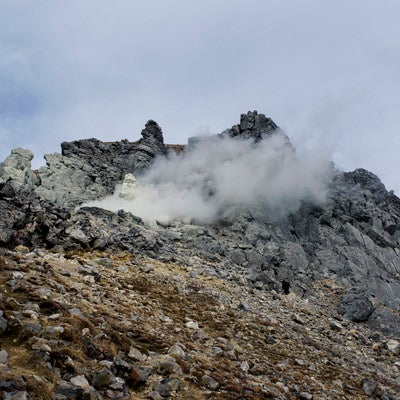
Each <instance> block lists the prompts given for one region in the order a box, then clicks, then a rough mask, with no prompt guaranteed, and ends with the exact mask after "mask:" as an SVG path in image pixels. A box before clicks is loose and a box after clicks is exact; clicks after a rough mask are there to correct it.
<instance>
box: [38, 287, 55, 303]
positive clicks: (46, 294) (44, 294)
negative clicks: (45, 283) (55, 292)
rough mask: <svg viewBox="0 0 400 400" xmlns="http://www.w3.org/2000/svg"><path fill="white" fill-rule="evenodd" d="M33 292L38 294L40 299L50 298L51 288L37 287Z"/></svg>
mask: <svg viewBox="0 0 400 400" xmlns="http://www.w3.org/2000/svg"><path fill="white" fill-rule="evenodd" d="M35 294H36V295H37V296H39V298H40V300H50V298H51V290H50V289H46V288H39V289H36V290H35Z"/></svg>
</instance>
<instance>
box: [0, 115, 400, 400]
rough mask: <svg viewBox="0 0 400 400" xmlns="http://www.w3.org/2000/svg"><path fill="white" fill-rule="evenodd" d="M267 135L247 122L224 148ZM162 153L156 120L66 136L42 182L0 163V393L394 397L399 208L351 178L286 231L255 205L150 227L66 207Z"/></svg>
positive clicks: (16, 156) (375, 186) (23, 160)
mask: <svg viewBox="0 0 400 400" xmlns="http://www.w3.org/2000/svg"><path fill="white" fill-rule="evenodd" d="M274 134H279V135H283V133H282V132H281V131H280V130H279V128H278V127H277V125H276V124H275V123H273V121H272V120H271V119H269V118H266V117H265V116H264V115H263V114H258V113H257V112H249V113H247V114H243V115H242V116H241V122H240V124H239V125H236V126H234V127H233V128H232V129H230V130H227V131H225V132H223V133H222V134H221V137H224V136H234V137H239V138H243V139H245V140H254V141H255V142H257V141H259V140H262V139H263V138H264V137H268V136H271V135H274ZM287 140H288V139H287ZM190 142H191V144H192V145H193V144H195V143H196V139H194V140H193V139H192V140H191V141H190ZM288 144H289V145H290V142H288ZM179 150H180V151H181V150H182V148H181V147H180V148H179ZM167 152H168V147H167V146H165V145H164V140H163V137H162V132H161V129H160V128H159V126H158V125H157V124H156V123H155V122H154V121H149V122H148V123H147V124H146V127H145V129H144V130H143V131H142V139H141V140H139V141H138V142H128V141H122V142H116V143H103V142H100V141H96V140H95V139H89V140H82V141H77V142H72V143H63V144H62V154H61V155H52V156H49V157H47V161H48V166H47V167H44V168H43V169H41V170H39V171H38V172H37V173H34V172H33V171H31V169H30V160H31V154H30V153H29V152H27V151H24V150H21V149H18V150H16V151H14V152H13V154H12V155H11V156H10V157H9V158H8V159H7V160H6V161H5V162H4V163H3V164H2V165H1V166H0V176H1V178H0V210H1V213H2V214H1V215H2V218H1V220H0V245H1V247H3V248H4V250H3V256H2V258H1V260H2V261H1V262H2V267H1V271H2V272H1V273H2V275H1V276H2V278H1V279H0V285H1V287H2V294H1V297H0V305H1V307H0V310H1V311H0V313H1V315H0V343H1V348H2V350H3V351H5V353H2V357H3V361H4V362H2V361H1V357H0V367H1V365H2V364H4V368H5V369H4V370H5V371H7V376H8V378H6V380H5V382H6V383H4V384H0V391H1V390H3V392H4V396H11V394H10V393H14V392H21V393H24V392H26V393H28V392H29V393H30V395H31V396H32V397H33V398H45V397H40V396H39V395H38V394H37V393H36V394H35V393H34V390H33V387H34V386H35V382H36V381H37V382H39V381H40V382H41V383H40V384H38V386H40V387H41V389H40V390H43V391H45V390H47V392H46V393H48V395H46V396H48V397H46V398H59V399H62V398H94V399H96V398H167V397H171V396H172V397H175V398H210V399H211V398H221V399H222V398H224V399H225V398H232V399H233V398H244V399H246V398H248V399H252V398H254V399H255V398H277V399H280V398H282V399H284V398H288V399H292V398H293V399H294V398H305V399H307V398H310V399H311V398H321V399H322V398H327V399H328V398H329V399H335V398H337V399H339V398H371V397H372V398H381V399H395V398H396V393H398V392H399V388H398V386H397V383H396V379H397V380H398V378H399V370H398V367H399V364H398V362H399V358H398V357H399V351H400V343H399V341H398V340H399V332H400V329H399V328H400V318H399V307H400V302H399V299H400V281H399V272H400V264H399V262H400V258H399V255H400V250H399V248H400V242H399V240H400V234H399V231H400V222H399V221H400V200H399V199H398V198H397V197H396V196H395V195H394V194H393V193H390V192H388V191H386V189H385V187H384V185H383V184H382V183H381V182H380V180H379V179H378V178H377V177H376V176H375V175H374V174H372V173H370V172H368V171H365V170H363V169H358V170H355V171H353V172H348V173H342V172H338V171H336V173H335V175H334V178H333V179H332V181H331V182H330V188H329V196H328V200H327V201H326V203H324V204H320V205H315V204H311V203H304V204H303V205H302V206H301V208H300V209H299V210H298V211H297V212H295V213H292V214H291V215H289V216H288V217H286V218H284V219H279V220H276V219H274V218H272V217H271V216H269V215H268V213H267V211H266V209H265V208H263V207H262V206H261V205H260V206H258V207H255V206H252V207H247V208H246V207H241V208H237V209H235V210H233V211H232V212H231V213H229V214H227V215H226V216H225V217H224V218H223V219H220V220H218V221H216V222H214V223H212V224H201V225H200V224H198V223H197V224H196V223H195V222H193V221H190V222H189V221H174V222H171V223H166V224H165V223H158V224H157V226H149V225H147V224H145V223H143V221H141V220H140V218H138V217H136V216H134V215H132V214H129V213H127V212H124V211H119V212H118V213H112V212H109V211H106V210H103V209H99V208H95V207H83V208H80V209H77V210H75V209H74V208H75V206H76V205H78V204H81V203H82V202H84V201H86V200H89V199H93V198H97V197H99V196H103V195H105V194H108V193H111V192H112V191H113V190H114V187H115V183H118V182H121V181H122V179H123V177H124V176H125V174H126V173H127V172H134V173H135V174H138V173H140V171H141V170H143V168H146V166H148V165H149V164H150V163H151V162H152V160H153V159H154V158H155V157H157V156H164V155H165V154H167ZM93 155H95V157H93ZM60 182H62V189H61V188H59V186H60ZM65 182H70V185H65ZM55 192H56V193H57V197H56V198H55V197H54V193H55ZM18 246H19V247H18ZM21 246H23V247H21ZM117 289H118V290H117ZM37 291H39V294H37V293H36V292H37ZM35 293H36V294H35ZM40 293H42V297H41V295H40ZM43 296H45V297H43ZM46 296H47V298H46ZM322 299H323V300H322ZM93 304H96V306H94V308H93ZM97 305H101V306H102V307H100V306H97ZM46 307H49V308H50V310H47V308H46ZM157 307H158V308H157ZM100 308H101V310H100ZM26 309H28V311H26ZM24 310H25V312H24ZM71 310H72V311H71ZM99 310H100V311H99ZM129 310H136V311H135V312H136V313H137V315H136V316H133V317H132V315H131V314H132V312H133V311H129ZM54 314H56V315H57V314H60V315H59V316H58V317H57V318H56V317H55V316H54ZM32 315H34V317H32ZM52 315H53V318H50V316H52ZM101 316H102V317H101ZM132 318H133V319H132ZM32 319H33V321H32ZM25 324H27V325H28V326H29V329H30V330H29V329H28V331H26V329H25ZM29 324H33V327H32V325H29ZM35 324H36V325H35ZM53 328H54V329H55V330H54V329H53ZM49 330H50V331H51V332H52V333H51V334H49ZM70 331H73V332H75V333H74V334H73V335H72V334H71V333H70ZM139 331H140V332H142V334H143V335H144V336H145V337H146V339H145V343H146V345H144V344H143V342H142V341H141V339H140V338H139V339H138V337H140V334H139ZM64 332H67V334H64ZM79 332H80V333H79ZM83 332H85V333H83ZM132 332H133V333H132ZM53 334H54V336H52V335H53ZM102 335H105V336H102ZM118 337H119V339H118ZM121 337H123V339H121ZM105 338H108V339H107V340H105ZM86 339H87V341H86ZM103 339H104V340H105V342H107V343H104V340H103ZM42 344H43V349H44V350H43V349H42V350H40V348H41V346H42ZM89 344H90V345H89ZM236 345H237V348H236V347H235V346H236ZM46 346H47V347H46ZM131 347H132V349H133V350H132V351H131ZM49 348H50V350H49ZM67 348H68V349H76V352H75V353H74V352H72V351H71V354H70V353H69V352H67V351H66V349H67ZM94 348H95V349H97V350H93V349H94ZM171 349H172V350H171ZM238 349H240V350H238ZM79 350H80V353H79ZM92 350H93V352H92ZM18 351H21V352H22V353H21V354H24V357H28V358H29V359H30V358H32V360H35V363H36V364H38V365H40V368H39V370H38V371H36V370H33V369H29V368H27V366H26V365H21V363H22V358H23V357H18V355H17V354H16V353H17V352H18ZM169 351H170V353H169V355H168V352H169ZM5 354H7V355H5ZM129 354H131V356H130V355H129ZM171 354H172V355H171ZM57 357H61V358H62V360H64V361H62V362H61V361H54V358H57ZM67 359H68V362H65V360H67ZM161 360H162V361H161ZM71 361H72V364H71ZM160 363H161V364H162V363H164V364H163V367H160ZM165 363H166V364H165ZM71 365H73V367H72V366H71ZM343 365H345V367H346V368H341V367H342V366H343ZM165 370H167V372H166V371H165ZM328 371H330V372H328ZM98 374H100V378H99V376H98ZM133 376H134V377H135V378H133ZM99 379H100V380H101V379H103V380H105V382H107V383H106V384H104V385H103V384H102V383H99ZM7 382H8V383H7ZM101 382H103V381H101ZM2 385H3V386H2ZM45 388H47V389H45ZM21 396H23V395H22V394H21ZM35 396H36V397H35ZM38 396H39V397H38ZM52 396H53V397H52ZM54 396H55V397H54ZM57 396H58V397H57ZM63 396H64V397H63ZM82 396H83V397H82ZM85 396H86V397H85ZM118 396H119V397H118ZM129 396H131V397H129ZM132 396H139V397H132ZM140 396H141V397H140ZM324 396H325V397H324ZM4 398H11V397H4Z"/></svg>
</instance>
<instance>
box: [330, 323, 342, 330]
mask: <svg viewBox="0 0 400 400" xmlns="http://www.w3.org/2000/svg"><path fill="white" fill-rule="evenodd" d="M329 327H330V328H331V329H332V330H333V331H338V332H340V331H341V330H343V325H341V324H339V322H336V321H330V322H329Z"/></svg>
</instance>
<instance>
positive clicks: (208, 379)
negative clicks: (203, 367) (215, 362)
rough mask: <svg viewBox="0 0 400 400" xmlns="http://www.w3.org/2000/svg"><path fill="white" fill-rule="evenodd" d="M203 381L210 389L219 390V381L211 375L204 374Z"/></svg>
mask: <svg viewBox="0 0 400 400" xmlns="http://www.w3.org/2000/svg"><path fill="white" fill-rule="evenodd" d="M201 382H202V383H203V385H205V386H206V387H207V388H208V389H210V390H217V389H218V388H219V383H218V382H217V381H216V380H215V379H214V378H213V377H211V376H209V375H203V376H202V377H201Z"/></svg>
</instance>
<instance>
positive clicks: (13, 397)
mask: <svg viewBox="0 0 400 400" xmlns="http://www.w3.org/2000/svg"><path fill="white" fill-rule="evenodd" d="M30 398H31V397H30V396H29V394H28V392H25V391H19V392H13V393H9V394H8V395H7V396H6V395H5V397H4V399H7V400H30Z"/></svg>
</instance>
